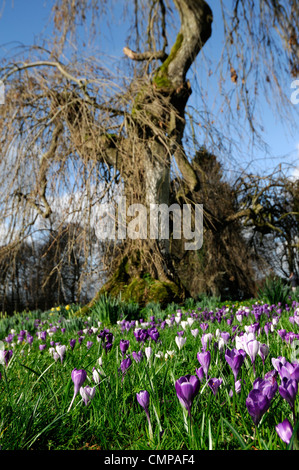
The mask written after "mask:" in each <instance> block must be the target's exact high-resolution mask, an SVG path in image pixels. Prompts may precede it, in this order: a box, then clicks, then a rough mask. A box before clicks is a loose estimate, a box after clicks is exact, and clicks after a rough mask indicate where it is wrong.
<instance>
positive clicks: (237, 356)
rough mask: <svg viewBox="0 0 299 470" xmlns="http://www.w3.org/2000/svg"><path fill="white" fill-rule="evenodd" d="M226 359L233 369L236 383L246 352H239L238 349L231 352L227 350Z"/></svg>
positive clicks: (241, 350)
mask: <svg viewBox="0 0 299 470" xmlns="http://www.w3.org/2000/svg"><path fill="white" fill-rule="evenodd" d="M224 357H225V360H226V362H227V363H228V365H229V366H230V368H231V369H232V372H233V375H234V379H235V382H236V380H237V376H238V374H239V371H240V369H241V367H242V364H243V362H244V359H245V352H244V351H243V349H239V350H238V349H236V348H233V349H232V350H231V351H230V350H229V349H227V350H226V351H225V355H224Z"/></svg>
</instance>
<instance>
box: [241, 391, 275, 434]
mask: <svg viewBox="0 0 299 470" xmlns="http://www.w3.org/2000/svg"><path fill="white" fill-rule="evenodd" d="M269 406H270V400H269V398H268V397H267V395H264V394H263V392H261V391H260V390H259V389H257V388H254V389H252V390H251V391H250V392H249V394H248V397H247V398H246V407H247V410H248V413H249V414H250V416H251V418H252V420H253V422H254V424H255V425H256V426H257V425H258V424H259V422H260V420H261V418H262V416H263V415H264V413H266V411H267V410H268V408H269Z"/></svg>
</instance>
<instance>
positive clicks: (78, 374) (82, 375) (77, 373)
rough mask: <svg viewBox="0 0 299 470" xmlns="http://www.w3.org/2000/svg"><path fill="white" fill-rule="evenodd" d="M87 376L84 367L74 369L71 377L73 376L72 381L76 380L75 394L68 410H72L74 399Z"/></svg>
mask: <svg viewBox="0 0 299 470" xmlns="http://www.w3.org/2000/svg"><path fill="white" fill-rule="evenodd" d="M86 377H87V372H86V371H85V370H84V369H76V368H75V369H73V371H72V373H71V378H72V381H73V382H74V395H73V398H72V401H71V403H70V406H69V409H68V411H70V409H71V406H72V404H73V401H74V399H75V397H76V395H77V393H78V392H79V390H80V388H81V387H82V385H83V384H84V382H85V380H86Z"/></svg>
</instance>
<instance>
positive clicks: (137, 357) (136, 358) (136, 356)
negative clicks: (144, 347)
mask: <svg viewBox="0 0 299 470" xmlns="http://www.w3.org/2000/svg"><path fill="white" fill-rule="evenodd" d="M132 357H133V359H134V361H135V362H141V361H142V358H143V353H142V351H138V352H136V351H133V352H132Z"/></svg>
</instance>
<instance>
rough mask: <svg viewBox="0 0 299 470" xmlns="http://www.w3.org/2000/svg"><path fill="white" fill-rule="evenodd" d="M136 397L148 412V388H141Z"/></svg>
mask: <svg viewBox="0 0 299 470" xmlns="http://www.w3.org/2000/svg"><path fill="white" fill-rule="evenodd" d="M136 398H137V401H138V403H139V405H140V406H142V408H143V409H144V411H145V412H146V413H148V408H149V393H148V391H147V390H141V391H140V392H139V393H136Z"/></svg>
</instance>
